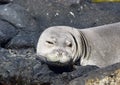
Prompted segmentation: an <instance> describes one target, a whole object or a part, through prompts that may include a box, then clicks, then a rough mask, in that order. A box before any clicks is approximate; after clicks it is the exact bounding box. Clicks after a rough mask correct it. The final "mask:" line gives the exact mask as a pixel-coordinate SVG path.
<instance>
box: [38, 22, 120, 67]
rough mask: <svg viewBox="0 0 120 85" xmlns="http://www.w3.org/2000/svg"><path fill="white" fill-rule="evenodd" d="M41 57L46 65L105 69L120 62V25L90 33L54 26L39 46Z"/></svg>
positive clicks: (44, 35) (87, 30)
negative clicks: (78, 62)
mask: <svg viewBox="0 0 120 85" xmlns="http://www.w3.org/2000/svg"><path fill="white" fill-rule="evenodd" d="M37 55H38V56H39V57H40V59H41V60H43V61H44V62H46V63H50V64H51V63H52V64H53V65H59V66H64V65H69V64H74V63H75V62H76V61H78V60H80V64H81V65H82V66H85V65H96V66H98V67H105V66H108V65H112V64H115V63H118V62H120V23H114V24H108V25H103V26H98V27H91V28H86V29H76V28H73V27H68V26H53V27H49V28H48V29H46V30H45V31H44V32H43V33H42V34H41V36H40V38H39V41H38V44H37Z"/></svg>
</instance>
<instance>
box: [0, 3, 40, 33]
mask: <svg viewBox="0 0 120 85" xmlns="http://www.w3.org/2000/svg"><path fill="white" fill-rule="evenodd" d="M0 19H3V20H5V21H7V22H9V23H10V24H12V25H14V26H16V27H17V28H20V29H22V30H27V31H35V30H36V29H37V28H38V27H37V23H36V21H35V20H34V19H33V17H32V16H31V15H30V14H29V13H28V12H27V11H26V10H25V9H24V8H23V7H21V6H19V5H17V4H12V3H10V4H5V5H0Z"/></svg>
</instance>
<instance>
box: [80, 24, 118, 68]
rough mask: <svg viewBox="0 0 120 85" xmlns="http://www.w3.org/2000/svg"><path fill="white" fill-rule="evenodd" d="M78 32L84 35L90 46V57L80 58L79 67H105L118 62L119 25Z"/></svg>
mask: <svg viewBox="0 0 120 85" xmlns="http://www.w3.org/2000/svg"><path fill="white" fill-rule="evenodd" d="M79 31H82V33H83V34H84V35H85V37H86V40H87V42H88V44H89V46H90V51H89V52H90V55H89V56H88V58H85V57H83V58H81V65H97V66H99V67H105V66H108V65H111V64H114V63H118V62H120V23H114V24H108V25H103V26H98V27H92V28H87V29H83V30H79Z"/></svg>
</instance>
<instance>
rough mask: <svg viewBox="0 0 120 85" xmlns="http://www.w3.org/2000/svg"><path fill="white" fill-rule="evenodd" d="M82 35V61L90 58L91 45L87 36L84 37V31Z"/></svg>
mask: <svg viewBox="0 0 120 85" xmlns="http://www.w3.org/2000/svg"><path fill="white" fill-rule="evenodd" d="M80 35H81V41H82V42H81V43H82V47H81V48H82V55H81V59H89V56H90V45H89V43H88V40H87V38H86V36H85V35H84V33H83V32H82V31H80Z"/></svg>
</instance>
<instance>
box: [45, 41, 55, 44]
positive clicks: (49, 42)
mask: <svg viewBox="0 0 120 85" xmlns="http://www.w3.org/2000/svg"><path fill="white" fill-rule="evenodd" d="M46 42H47V43H48V44H54V43H53V42H51V41H46Z"/></svg>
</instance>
